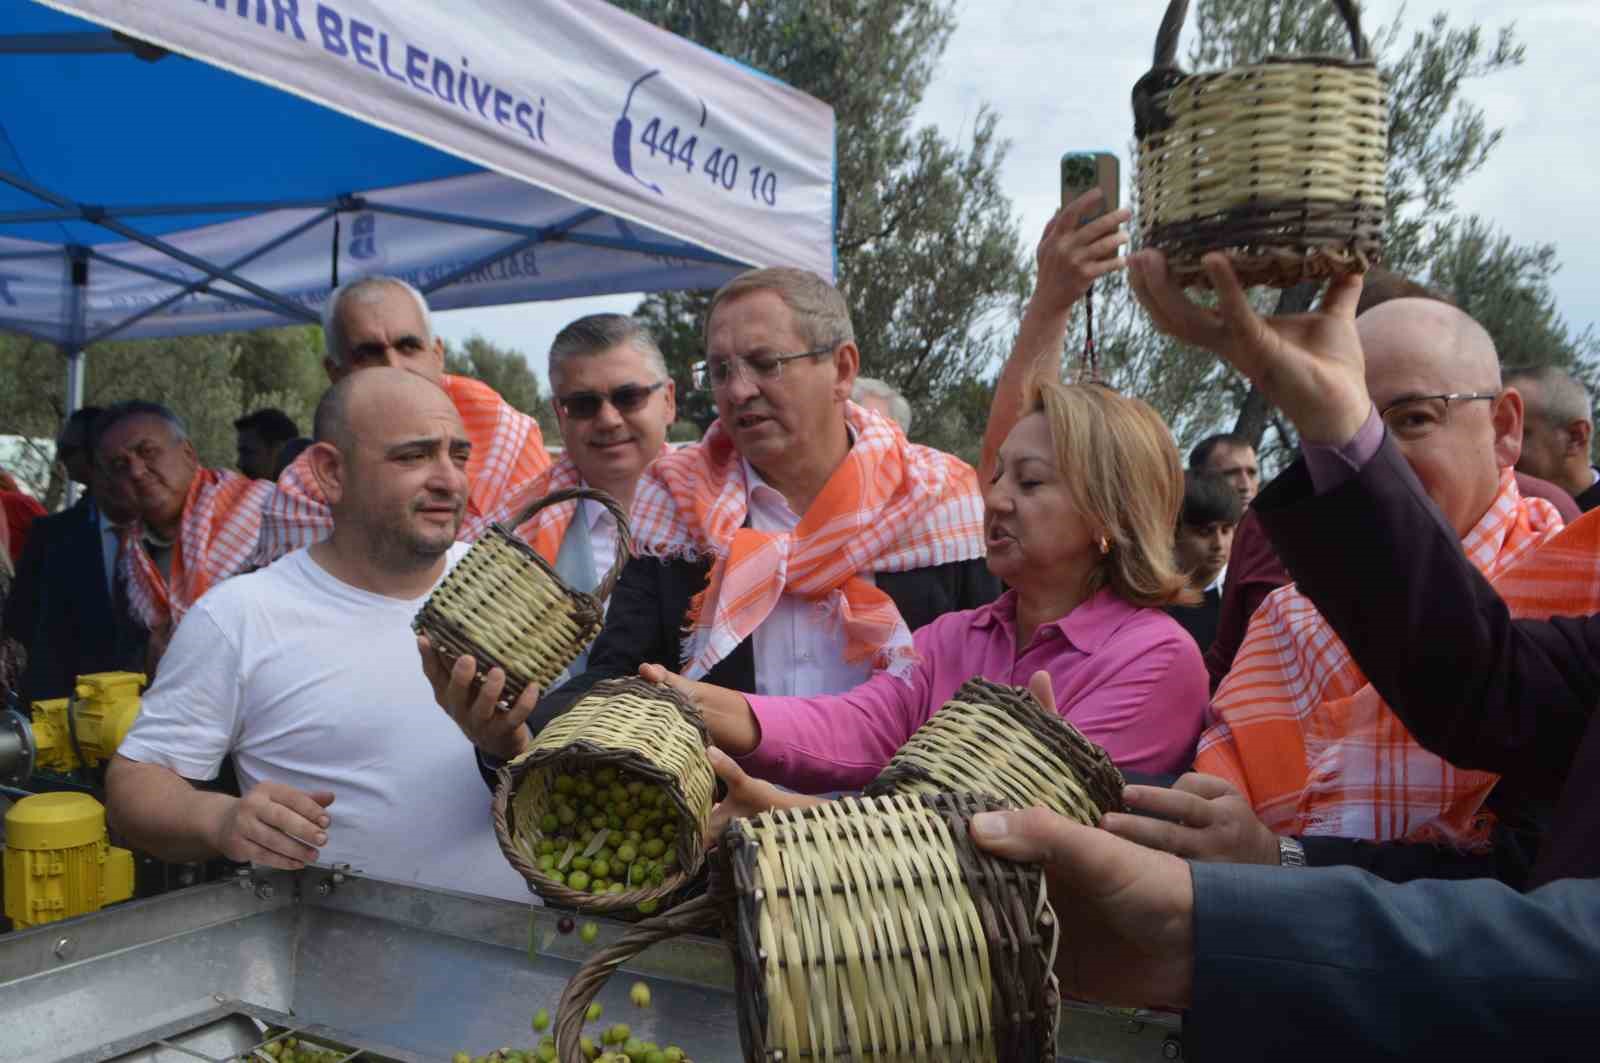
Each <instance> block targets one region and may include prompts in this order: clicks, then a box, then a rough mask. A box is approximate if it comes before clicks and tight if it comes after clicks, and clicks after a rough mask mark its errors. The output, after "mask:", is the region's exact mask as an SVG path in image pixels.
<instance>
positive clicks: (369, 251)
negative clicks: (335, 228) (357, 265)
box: [345, 214, 378, 262]
mask: <svg viewBox="0 0 1600 1063" xmlns="http://www.w3.org/2000/svg"><path fill="white" fill-rule="evenodd" d="M345 252H346V254H348V255H349V256H350V257H351V258H354V259H358V260H360V261H362V262H365V261H367V260H368V259H372V258H377V257H378V216H377V215H376V214H357V215H356V216H355V220H354V221H352V222H351V223H350V244H349V246H348V247H346V248H345Z"/></svg>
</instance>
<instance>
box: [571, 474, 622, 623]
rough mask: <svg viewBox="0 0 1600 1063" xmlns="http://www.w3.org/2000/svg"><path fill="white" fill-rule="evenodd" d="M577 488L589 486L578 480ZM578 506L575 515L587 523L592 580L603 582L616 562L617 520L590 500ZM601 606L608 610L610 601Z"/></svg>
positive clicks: (608, 511)
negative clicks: (592, 571)
mask: <svg viewBox="0 0 1600 1063" xmlns="http://www.w3.org/2000/svg"><path fill="white" fill-rule="evenodd" d="M578 486H580V487H588V486H589V485H588V484H586V483H584V482H583V481H582V480H579V481H578ZM578 506H579V512H578V514H577V515H578V516H581V517H582V518H583V519H584V520H586V521H588V522H589V556H590V557H592V558H593V559H594V578H595V579H596V580H603V579H605V578H606V573H607V572H610V571H611V566H612V565H613V564H614V563H615V562H616V560H617V518H616V517H613V516H612V515H611V511H610V510H609V509H607V508H606V507H605V506H603V505H601V504H600V503H599V502H596V501H595V500H594V499H592V498H585V499H582V500H580V501H579V503H578ZM603 605H604V607H606V608H610V606H611V599H609V598H607V599H606V600H605V602H604V603H603Z"/></svg>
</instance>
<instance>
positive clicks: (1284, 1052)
mask: <svg viewBox="0 0 1600 1063" xmlns="http://www.w3.org/2000/svg"><path fill="white" fill-rule="evenodd" d="M1206 266H1207V272H1208V273H1209V275H1210V278H1211V281H1212V284H1213V285H1214V286H1215V287H1216V289H1217V291H1218V293H1219V307H1218V309H1216V310H1212V309H1208V308H1205V307H1201V306H1199V305H1197V304H1195V303H1193V302H1191V301H1190V300H1189V299H1188V297H1187V296H1186V295H1185V294H1184V292H1183V291H1182V290H1181V289H1179V288H1178V287H1177V286H1176V285H1175V284H1174V283H1173V282H1172V280H1171V278H1170V276H1169V274H1168V273H1167V269H1166V264H1165V261H1164V259H1163V258H1162V256H1161V255H1160V254H1159V253H1157V252H1141V253H1140V254H1139V255H1137V256H1135V258H1134V270H1133V283H1134V289H1135V291H1136V292H1137V293H1138V295H1139V298H1140V301H1141V302H1142V303H1143V304H1144V305H1145V306H1146V308H1147V309H1148V310H1149V311H1150V313H1151V316H1152V317H1153V318H1154V319H1155V322H1156V324H1157V325H1158V326H1159V327H1160V328H1161V329H1162V330H1163V331H1166V332H1168V333H1170V334H1171V335H1173V336H1175V337H1177V338H1179V339H1180V340H1183V341H1184V342H1186V343H1189V344H1192V345H1194V346H1198V347H1204V348H1207V349H1210V350H1213V351H1216V352H1218V353H1219V354H1221V355H1222V356H1223V357H1225V358H1226V359H1227V360H1228V361H1229V362H1231V363H1232V364H1233V365H1234V366H1235V367H1237V368H1238V369H1239V370H1240V371H1241V372H1243V373H1244V374H1245V375H1246V376H1248V377H1249V378H1250V379H1251V380H1252V381H1254V382H1255V384H1256V385H1257V386H1258V387H1259V388H1261V390H1262V391H1263V393H1265V394H1266V395H1267V397H1268V398H1269V399H1270V400H1271V401H1272V402H1273V403H1274V404H1276V405H1277V406H1278V407H1279V408H1280V409H1282V410H1283V411H1284V412H1285V414H1287V415H1288V416H1289V417H1290V419H1291V420H1293V421H1294V423H1295V425H1296V427H1297V428H1298V429H1299V431H1300V434H1301V438H1302V439H1303V441H1304V443H1305V447H1306V465H1307V468H1306V469H1305V470H1302V471H1301V472H1300V473H1299V474H1298V475H1296V476H1294V477H1287V478H1280V480H1279V481H1278V482H1276V483H1275V484H1274V485H1273V486H1272V487H1270V488H1268V489H1267V490H1266V491H1265V492H1263V494H1262V495H1261V497H1260V498H1259V499H1258V500H1257V503H1256V506H1257V509H1258V511H1259V512H1260V513H1261V514H1262V520H1263V523H1264V525H1265V526H1266V528H1267V531H1268V534H1269V535H1271V536H1272V538H1273V541H1274V544H1275V545H1276V546H1277V548H1278V552H1279V554H1280V555H1281V556H1282V557H1283V559H1284V561H1285V562H1286V563H1287V565H1288V567H1289V570H1290V572H1291V573H1292V574H1293V575H1294V576H1295V578H1296V580H1297V582H1298V583H1299V585H1300V587H1301V588H1302V590H1303V591H1304V592H1305V593H1306V594H1307V595H1309V596H1310V597H1311V598H1312V600H1313V601H1314V602H1315V604H1316V606H1317V608H1318V609H1319V611H1321V612H1322V613H1323V615H1324V616H1326V617H1327V618H1328V620H1329V622H1330V623H1331V624H1332V625H1333V627H1334V628H1335V630H1336V631H1337V632H1338V634H1339V636H1340V638H1342V639H1343V640H1344V641H1345V643H1346V644H1347V645H1348V646H1349V647H1350V650H1351V652H1352V653H1353V654H1354V655H1355V658H1356V660H1357V661H1358V662H1359V663H1360V665H1361V667H1362V669H1363V671H1364V672H1366V674H1367V676H1368V677H1369V679H1371V681H1372V682H1373V683H1374V685H1375V686H1377V687H1378V689H1379V690H1380V692H1381V693H1382V694H1383V696H1384V699H1385V700H1386V701H1387V702H1388V703H1389V705H1390V706H1391V707H1392V708H1393V709H1394V711H1395V712H1396V713H1397V714H1398V715H1400V716H1401V718H1402V719H1404V721H1405V722H1406V725H1407V726H1408V727H1409V728H1410V730H1411V732H1412V733H1413V734H1414V735H1416V736H1417V738H1418V739H1419V740H1420V741H1421V742H1423V743H1424V744H1425V745H1426V746H1428V747H1429V748H1431V749H1433V750H1434V751H1436V752H1438V753H1439V754H1440V755H1442V756H1445V757H1447V758H1449V759H1451V760H1452V761H1454V762H1456V763H1460V764H1463V765H1465V766H1470V767H1475V768H1483V769H1487V770H1493V771H1496V772H1499V773H1501V774H1502V775H1503V776H1504V777H1505V778H1506V779H1515V780H1517V781H1518V782H1520V783H1522V784H1524V785H1527V786H1529V787H1530V788H1533V789H1536V790H1538V791H1540V792H1544V793H1549V794H1554V795H1558V796H1559V803H1558V806H1557V811H1556V819H1555V823H1556V827H1555V832H1554V835H1553V837H1552V839H1551V842H1550V844H1549V846H1548V847H1547V848H1546V850H1545V852H1544V853H1543V855H1542V857H1541V863H1540V867H1539V868H1538V869H1537V871H1536V873H1535V879H1536V881H1543V882H1546V883H1548V884H1546V885H1544V886H1542V887H1541V888H1539V889H1536V890H1535V891H1534V892H1532V893H1529V894H1518V893H1516V892H1515V891H1513V890H1511V889H1509V888H1507V887H1505V886H1503V885H1500V884H1499V883H1496V882H1492V881H1489V880H1473V881H1467V882H1439V881H1419V882H1412V883H1408V884H1405V885H1387V884H1384V883H1381V882H1379V881H1378V880H1377V879H1375V878H1373V877H1372V876H1370V875H1366V874H1363V873H1362V872H1359V871H1354V870H1350V869H1338V868H1329V869H1295V868H1282V867H1247V866H1241V865H1230V864H1203V863H1193V864H1190V863H1186V862H1185V861H1182V860H1180V859H1178V858H1177V857H1174V856H1171V855H1168V854H1165V853H1159V852H1156V851H1154V850H1150V849H1145V848H1142V847H1140V846H1138V845H1134V844H1132V843H1130V842H1126V841H1123V840H1122V839H1120V838H1116V837H1114V836H1112V835H1110V834H1109V833H1107V832H1105V831H1103V830H1096V829H1093V828H1087V827H1079V826H1076V825H1074V824H1070V823H1067V822H1065V821H1064V820H1061V819H1059V818H1058V817H1053V816H1051V815H1050V814H1049V813H1048V812H1044V811H1042V810H1038V809H1035V810H1031V811H1029V812H1022V813H999V814H992V815H986V816H979V817H977V818H976V819H975V820H974V822H973V835H974V837H975V838H976V839H977V840H978V842H979V843H980V844H981V845H983V846H985V847H986V848H988V849H990V850H991V851H993V852H996V853H1000V854H1002V855H1006V856H1009V857H1011V858H1014V859H1024V860H1036V861H1042V862H1044V863H1045V865H1046V867H1047V873H1048V875H1049V880H1050V884H1051V891H1052V894H1053V895H1054V896H1055V897H1056V899H1057V902H1058V903H1057V907H1056V912H1057V915H1058V916H1059V917H1060V918H1061V920H1062V923H1063V924H1064V925H1063V927H1062V931H1063V933H1062V937H1061V941H1062V952H1061V954H1060V956H1059V957H1058V961H1057V968H1058V971H1059V973H1060V974H1061V977H1062V980H1063V984H1062V990H1063V992H1065V993H1069V994H1072V995H1075V996H1081V997H1086V998H1089V999H1094V1000H1100V1001H1104V1002H1107V1003H1117V1004H1144V1005H1152V1004H1153V1005H1164V1006H1168V1007H1177V1008H1187V1009H1189V1010H1188V1015H1187V1017H1186V1019H1185V1029H1184V1040H1185V1044H1184V1049H1185V1052H1184V1054H1185V1056H1186V1057H1187V1058H1192V1059H1196V1060H1205V1059H1207V1058H1219V1057H1221V1058H1267V1057H1289V1056H1294V1057H1296V1058H1312V1057H1314V1058H1319V1059H1320V1058H1348V1059H1358V1058H1359V1059H1365V1058H1375V1057H1378V1056H1383V1057H1385V1058H1409V1057H1412V1056H1419V1057H1420V1056H1423V1055H1426V1056H1428V1057H1429V1058H1449V1057H1453V1056H1454V1057H1459V1058H1518V1057H1524V1056H1528V1055H1537V1056H1539V1057H1540V1058H1585V1057H1586V1056H1587V1055H1589V1054H1592V1046H1591V1045H1587V1044H1585V1043H1583V1042H1581V1041H1580V1040H1578V1038H1580V1037H1582V1034H1580V1032H1579V1029H1578V1026H1577V1024H1562V1023H1560V1022H1559V1021H1558V1022H1557V1023H1554V1024H1552V1023H1551V1021H1550V1020H1551V1018H1552V1017H1562V1016H1580V1015H1582V1016H1587V1015H1591V1014H1595V1013H1596V1011H1597V1010H1600V981H1597V980H1596V979H1595V978H1594V977H1593V972H1594V971H1595V970H1596V969H1600V883H1596V882H1595V881H1593V879H1592V876H1595V875H1600V789H1597V788H1596V787H1595V786H1594V785H1593V779H1594V778H1595V773H1596V771H1597V769H1600V724H1596V723H1595V722H1594V719H1595V715H1594V706H1595V705H1596V703H1597V701H1600V616H1587V617H1582V618H1573V619H1555V620H1551V621H1513V620H1512V619H1511V618H1510V615H1509V613H1508V612H1507V610H1506V607H1505V605H1504V603H1503V602H1501V601H1500V599H1499V596H1498V595H1496V594H1495V593H1494V591H1493V589H1492V588H1491V587H1489V586H1488V584H1487V583H1486V582H1484V580H1483V579H1482V577H1481V576H1479V575H1478V573H1477V572H1476V570H1475V569H1474V568H1473V567H1472V566H1471V564H1470V563H1469V562H1468V561H1467V560H1466V558H1465V557H1464V556H1463V555H1462V553H1461V548H1460V540H1459V537H1458V536H1457V534H1456V533H1455V531H1454V529H1453V528H1452V527H1451V526H1450V525H1449V524H1448V523H1447V522H1446V521H1445V520H1444V518H1443V517H1442V516H1441V515H1440V513H1439V511H1438V510H1437V508H1436V507H1434V505H1433V504H1432V502H1431V501H1430V500H1429V499H1428V497H1427V495H1426V493H1425V492H1424V491H1423V490H1422V487H1421V485H1420V484H1419V483H1418V482H1417V480H1416V476H1415V474H1414V473H1413V472H1412V471H1411V470H1410V467H1409V466H1408V465H1407V464H1406V462H1405V461H1404V459H1403V458H1402V457H1401V456H1400V454H1399V453H1398V451H1397V450H1396V449H1395V448H1394V446H1393V444H1392V443H1391V442H1389V441H1388V439H1387V438H1386V436H1385V433H1384V427H1383V424H1382V422H1381V421H1379V420H1378V418H1377V416H1376V413H1375V411H1374V410H1373V407H1372V401H1371V399H1370V398H1369V397H1368V395H1367V392H1366V387H1365V383H1364V378H1363V355H1362V350H1361V343H1360V340H1359V338H1358V336H1357V334H1356V330H1355V322H1354V317H1355V315H1354V310H1355V305H1356V300H1357V298H1358V296H1359V294H1360V291H1361V282H1360V279H1359V278H1357V277H1345V278H1341V279H1338V280H1336V281H1334V282H1333V284H1332V286H1331V287H1330V289H1329V292H1328V295H1327V297H1326V298H1325V299H1324V301H1323V306H1322V308H1321V310H1319V311H1317V312H1314V313H1308V314H1300V315H1295V316H1292V317H1285V318H1278V319H1273V320H1271V321H1263V320H1262V319H1261V318H1260V317H1259V316H1258V315H1257V314H1256V313H1255V312H1254V310H1252V309H1251V308H1250V305H1249V303H1248V302H1247V301H1246V299H1245V295H1244V292H1243V290H1242V289H1241V288H1240V286H1239V284H1238V281H1237V279H1236V277H1235V276H1234V274H1233V271H1232V269H1231V268H1230V267H1229V266H1228V264H1227V262H1226V260H1225V258H1223V256H1220V255H1211V256H1208V258H1207V261H1206ZM1330 529H1335V531H1334V533H1333V534H1330ZM1401 544H1404V549H1403V550H1401V549H1399V547H1400V545H1401ZM1565 876H1585V877H1584V878H1572V877H1565Z"/></svg>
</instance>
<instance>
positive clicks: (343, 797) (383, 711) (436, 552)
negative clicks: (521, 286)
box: [106, 367, 527, 900]
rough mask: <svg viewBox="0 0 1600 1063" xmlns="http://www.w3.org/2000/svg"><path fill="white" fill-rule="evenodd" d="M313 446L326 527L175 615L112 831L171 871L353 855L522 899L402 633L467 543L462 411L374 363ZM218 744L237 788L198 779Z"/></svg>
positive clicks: (420, 382)
mask: <svg viewBox="0 0 1600 1063" xmlns="http://www.w3.org/2000/svg"><path fill="white" fill-rule="evenodd" d="M316 436H317V441H316V443H315V444H314V445H313V446H312V447H311V448H310V449H309V450H307V452H306V457H307V460H308V463H309V466H310V468H311V471H312V474H313V475H314V476H315V477H316V482H317V486H318V488H319V490H320V491H321V492H322V494H323V496H324V497H325V498H326V499H327V500H328V504H329V507H330V509H331V511H332V515H333V527H332V530H331V533H330V534H329V536H328V537H327V538H326V539H324V540H323V541H321V542H318V543H316V544H315V545H313V546H311V547H309V548H304V549H300V550H297V551H295V552H293V553H291V554H289V555H287V556H286V557H284V558H282V559H281V560H279V561H278V562H277V563H275V564H273V565H270V566H268V567H267V568H264V569H261V570H259V571H257V572H253V573H250V574H248V575H244V576H239V577H236V578H234V579H232V580H229V581H228V582H226V583H224V584H222V585H220V586H218V587H216V588H215V589H213V590H212V591H211V592H210V593H208V594H207V595H206V596H205V597H204V598H203V599H201V600H200V601H199V602H198V603H196V604H195V606H194V607H193V608H192V609H191V610H190V611H189V613H188V614H187V615H186V616H185V617H184V618H183V621H182V622H181V623H180V624H179V625H178V629H177V632H176V633H175V634H174V636H173V639H172V644H171V646H170V647H169V649H168V651H167V656H166V659H165V661H164V663H163V665H162V669H161V674H160V676H159V677H158V678H157V679H156V682H155V685H154V686H152V687H151V688H150V691H149V693H147V694H146V695H145V699H144V706H143V710H142V712H141V713H140V715H139V719H138V721H137V722H136V723H135V725H134V727H133V730H132V731H130V732H129V734H128V737H127V738H126V739H125V740H124V741H123V743H122V746H121V747H120V749H119V750H118V753H117V756H116V758H115V759H114V760H113V761H112V764H111V767H110V770H109V772H108V774H107V779H106V787H107V795H108V814H109V815H110V818H111V821H112V823H113V824H115V826H116V828H117V829H118V830H119V831H120V832H121V834H122V836H123V837H125V838H127V839H128V840H129V841H130V842H132V843H133V845H135V846H136V847H138V848H140V849H144V850H146V851H148V852H151V853H154V854H155V855H157V856H160V857H162V858H164V859H168V860H181V861H187V860H196V859H208V858H211V857H214V856H217V855H219V854H220V855H222V856H226V857H228V858H229V859H233V860H243V861H251V862H254V863H260V864H265V865H268V866H270V867H279V868H289V869H295V868H300V867H304V866H305V865H306V864H308V863H313V862H316V863H321V864H348V865H350V866H351V867H352V868H353V869H355V870H357V871H359V872H362V873H364V874H368V875H371V876H374V877H378V878H388V879H394V880H398V881H403V882H417V883H422V884H424V885H430V886H438V887H444V888H449V889H457V890H465V891H469V892H479V893H489V894H493V895H496V896H500V897H507V898H513V899H519V900H520V899H523V898H526V896H527V889H526V887H525V885H524V884H523V883H522V880H521V879H520V877H519V876H517V875H516V874H515V873H514V872H513V871H512V870H511V868H510V867H509V866H508V865H507V864H506V862H505V860H504V859H503V858H502V857H501V855H500V852H499V848H498V846H497V844H496V842H495V839H494V833H493V830H492V829H491V827H490V818H489V814H488V813H489V808H488V796H487V795H486V794H485V793H484V790H483V787H482V784H481V783H479V782H477V781H476V780H477V773H476V771H475V770H474V768H473V759H472V757H471V756H470V753H471V750H472V746H471V745H470V744H469V743H468V742H467V740H466V739H465V738H464V737H463V736H462V734H461V732H460V731H458V730H457V729H456V727H455V725H454V724H452V723H451V722H450V720H449V719H448V718H446V717H444V716H443V715H442V714H441V713H439V711H438V710H437V709H436V708H435V707H434V704H433V692H432V690H431V689H430V688H429V686H428V681H427V679H426V678H425V677H424V676H423V674H422V672H421V670H420V669H418V667H417V661H416V641H415V638H414V637H413V635H412V634H411V628H410V624H411V619H412V617H413V616H415V615H416V612H417V610H418V609H419V608H420V607H421V605H422V603H423V601H424V600H425V599H426V598H427V596H428V595H429V594H430V593H431V592H432V591H433V588H434V587H435V586H437V585H438V583H439V581H440V580H441V579H443V578H444V575H445V573H446V572H447V571H448V570H449V568H450V566H451V565H452V564H454V563H455V561H457V560H458V559H459V558H460V556H461V555H462V554H463V553H465V551H466V549H467V547H466V546H465V545H462V544H458V543H457V542H456V537H457V532H458V531H459V529H460V526H461V521H462V517H463V514H464V512H465V510H466V505H467V475H466V469H467V464H468V462H469V461H470V460H471V457H472V453H471V451H472V443H471V442H470V440H469V439H468V437H467V432H466V430H465V429H464V428H463V426H462V423H461V417H460V415H459V414H458V413H457V412H456V409H455V406H454V405H453V404H452V403H451V401H450V398H449V396H448V395H446V394H445V392H444V391H442V390H441V389H440V388H439V387H438V386H437V385H436V384H434V383H432V382H430V381H428V380H426V379H424V378H422V377H420V376H418V375H416V374H414V373H408V372H405V371H404V370H401V369H398V368H389V367H384V368H375V369H373V370H371V371H369V372H361V373H353V374H350V375H348V376H346V377H345V378H344V379H342V380H340V381H339V382H338V383H337V384H335V385H334V386H333V387H332V388H330V389H329V390H328V393H327V394H326V395H325V396H323V399H322V402H321V403H320V404H319V405H318V407H317V414H316ZM230 753H231V754H232V755H233V757H234V762H235V764H236V766H237V769H238V775H239V782H240V789H241V791H242V793H243V796H242V797H238V798H235V797H230V796H227V795H225V794H220V793H212V792H206V791H202V790H199V789H197V788H196V787H195V786H194V785H193V782H194V781H202V780H209V779H212V778H215V777H216V774H217V770H218V767H219V766H220V764H221V761H222V758H223V757H224V756H226V755H228V754H230Z"/></svg>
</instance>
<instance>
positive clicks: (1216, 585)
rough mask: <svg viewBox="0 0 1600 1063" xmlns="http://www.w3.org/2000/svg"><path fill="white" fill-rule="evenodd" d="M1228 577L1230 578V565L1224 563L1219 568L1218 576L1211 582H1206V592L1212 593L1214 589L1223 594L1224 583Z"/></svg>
mask: <svg viewBox="0 0 1600 1063" xmlns="http://www.w3.org/2000/svg"><path fill="white" fill-rule="evenodd" d="M1227 578H1228V566H1227V565H1223V566H1222V567H1221V568H1219V569H1217V575H1216V578H1215V579H1213V580H1212V581H1211V582H1210V583H1208V584H1206V589H1205V591H1204V593H1206V594H1210V593H1211V592H1212V591H1216V592H1217V593H1218V594H1221V593H1222V584H1223V583H1224V582H1225V581H1226V580H1227Z"/></svg>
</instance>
